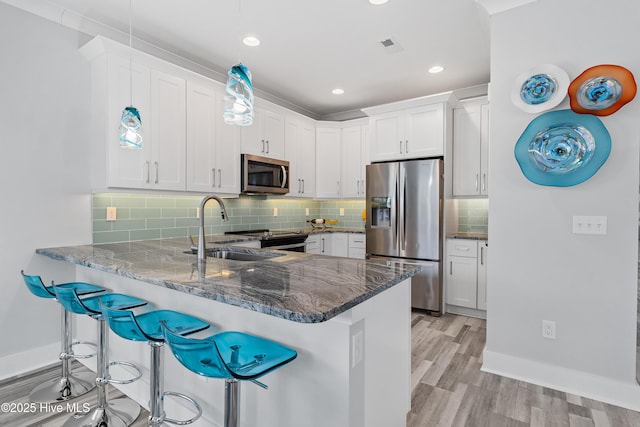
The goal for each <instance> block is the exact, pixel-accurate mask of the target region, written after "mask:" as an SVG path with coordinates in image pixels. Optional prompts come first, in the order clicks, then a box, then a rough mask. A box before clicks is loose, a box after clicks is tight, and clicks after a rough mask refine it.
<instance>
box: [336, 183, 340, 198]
mask: <svg viewBox="0 0 640 427" xmlns="http://www.w3.org/2000/svg"><path fill="white" fill-rule="evenodd" d="M336 183H337V184H338V185H337V190H338V192H337V193H336V194H338V195H340V181H336Z"/></svg>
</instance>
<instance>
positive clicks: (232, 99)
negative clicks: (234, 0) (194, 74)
mask: <svg viewBox="0 0 640 427" xmlns="http://www.w3.org/2000/svg"><path fill="white" fill-rule="evenodd" d="M240 9H241V0H238V20H239V21H241V17H242V13H241V10H240ZM226 92H227V94H226V95H225V97H224V113H223V117H224V122H225V123H226V124H229V125H236V126H249V125H251V124H252V123H253V84H252V83H251V71H249V69H248V68H247V67H246V66H245V65H243V64H242V63H241V62H238V63H237V64H236V65H234V66H233V67H231V69H230V70H229V73H228V74H227V87H226Z"/></svg>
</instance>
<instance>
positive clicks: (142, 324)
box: [101, 305, 211, 427]
mask: <svg viewBox="0 0 640 427" xmlns="http://www.w3.org/2000/svg"><path fill="white" fill-rule="evenodd" d="M101 310H102V314H103V316H104V318H105V319H106V320H107V323H108V324H109V327H110V328H111V330H112V331H113V332H115V333H116V334H117V335H119V336H120V337H122V338H124V339H127V340H131V341H142V342H146V343H147V344H149V346H150V347H151V363H150V381H149V383H150V393H149V394H150V398H149V426H151V427H158V426H161V425H163V423H164V422H167V423H171V424H178V425H187V424H191V423H193V422H194V421H195V420H197V419H198V418H200V415H202V409H201V408H200V405H199V404H198V402H196V401H195V400H194V399H192V398H191V397H189V396H186V395H184V394H181V393H176V392H172V391H164V377H163V375H164V374H163V368H162V361H163V357H164V356H163V350H164V331H163V327H162V325H163V324H166V325H168V327H170V328H171V329H172V330H173V331H175V333H176V334H177V335H180V336H183V335H188V334H191V333H195V332H198V331H202V330H205V329H207V328H209V327H210V326H211V325H209V324H208V323H207V322H205V321H203V320H201V319H198V318H196V317H193V316H189V315H187V314H184V313H180V312H177V311H173V310H155V311H149V312H145V313H141V314H137V315H134V314H133V312H131V311H130V310H113V309H111V308H109V307H106V306H105V305H101ZM167 395H170V396H175V397H178V398H181V399H183V400H186V401H188V402H189V403H191V404H192V405H193V406H194V408H195V410H196V412H197V414H196V415H195V416H194V417H192V418H191V419H188V420H175V419H171V418H167V417H166V414H165V412H164V397H165V396H167Z"/></svg>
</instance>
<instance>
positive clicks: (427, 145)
mask: <svg viewBox="0 0 640 427" xmlns="http://www.w3.org/2000/svg"><path fill="white" fill-rule="evenodd" d="M404 153H405V157H407V158H420V157H434V156H442V155H444V105H443V104H441V103H440V104H434V105H427V106H424V107H418V108H411V109H408V110H406V113H405V132H404Z"/></svg>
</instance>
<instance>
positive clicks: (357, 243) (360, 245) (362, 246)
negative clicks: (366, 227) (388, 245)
mask: <svg viewBox="0 0 640 427" xmlns="http://www.w3.org/2000/svg"><path fill="white" fill-rule="evenodd" d="M366 248H367V246H366V237H365V234H364V233H351V234H349V258H357V259H365V255H366Z"/></svg>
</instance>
